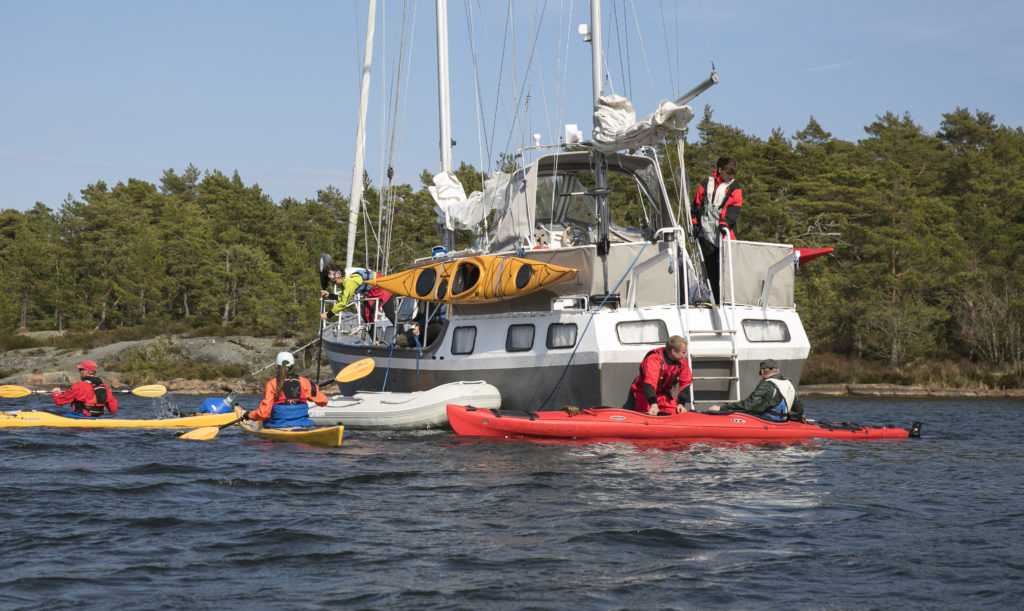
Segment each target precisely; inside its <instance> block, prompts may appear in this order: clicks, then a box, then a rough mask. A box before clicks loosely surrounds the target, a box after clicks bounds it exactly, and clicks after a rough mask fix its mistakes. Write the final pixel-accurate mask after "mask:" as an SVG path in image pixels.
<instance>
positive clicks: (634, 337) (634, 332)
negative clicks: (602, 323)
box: [615, 320, 668, 345]
mask: <svg viewBox="0 0 1024 611" xmlns="http://www.w3.org/2000/svg"><path fill="white" fill-rule="evenodd" d="M615 334H616V335H618V336H619V343H620V344H662V345H664V343H665V342H667V341H668V327H666V326H665V321H663V320H636V321H629V322H620V323H619V324H617V325H615Z"/></svg>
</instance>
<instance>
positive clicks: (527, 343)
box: [505, 325, 534, 352]
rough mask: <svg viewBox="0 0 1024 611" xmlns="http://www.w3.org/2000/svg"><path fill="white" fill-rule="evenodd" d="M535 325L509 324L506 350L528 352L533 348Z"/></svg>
mask: <svg viewBox="0 0 1024 611" xmlns="http://www.w3.org/2000/svg"><path fill="white" fill-rule="evenodd" d="M533 332H534V328H533V325H509V328H508V335H507V336H506V337H505V350H507V351H508V352H526V351H527V350H532V349H533Z"/></svg>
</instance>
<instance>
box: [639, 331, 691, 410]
mask: <svg viewBox="0 0 1024 611" xmlns="http://www.w3.org/2000/svg"><path fill="white" fill-rule="evenodd" d="M691 383H693V374H692V373H690V365H689V363H687V362H686V339H684V338H682V337H680V336H678V335H673V336H672V337H670V338H668V341H667V342H665V347H664V348H655V349H654V350H651V351H650V352H648V353H647V356H645V357H644V360H642V361H641V362H640V375H638V376H637V377H636V380H633V385H632V386H630V387H629V396H628V397H627V398H626V404H625V405H624V406H623V407H624V409H630V410H636V411H638V412H647V413H648V414H650V415H652V416H657V415H658V414H676V413H682V412H685V411H686V409H687V408H686V404H687V403H689V402H690V384H691ZM677 384H678V385H679V394H678V395H677V396H676V397H673V396H672V389H673V388H674V387H675V386H676V385H677Z"/></svg>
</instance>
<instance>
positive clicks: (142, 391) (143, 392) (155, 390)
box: [132, 384, 167, 398]
mask: <svg viewBox="0 0 1024 611" xmlns="http://www.w3.org/2000/svg"><path fill="white" fill-rule="evenodd" d="M132 394H133V395H135V396H136V397H150V398H153V397H162V396H164V395H165V394H167V387H166V386H164V385H163V384H150V385H149V386H139V387H138V388H133V389H132Z"/></svg>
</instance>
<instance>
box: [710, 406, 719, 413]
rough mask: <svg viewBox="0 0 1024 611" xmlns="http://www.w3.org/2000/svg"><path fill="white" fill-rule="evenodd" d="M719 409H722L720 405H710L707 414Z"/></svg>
mask: <svg viewBox="0 0 1024 611" xmlns="http://www.w3.org/2000/svg"><path fill="white" fill-rule="evenodd" d="M720 409H722V407H721V406H720V405H712V406H711V407H709V408H708V411H709V412H717V411H718V410H720Z"/></svg>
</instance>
